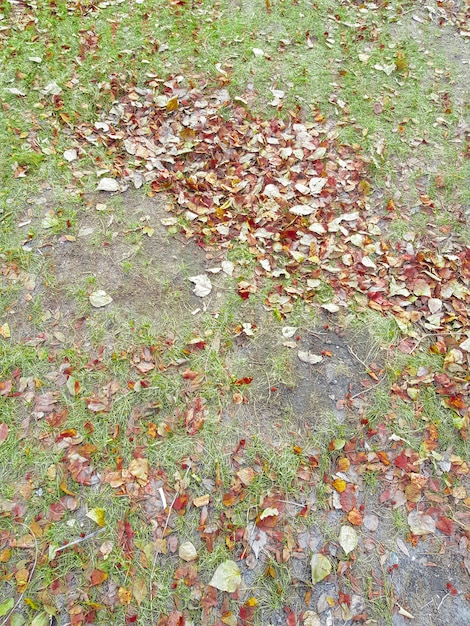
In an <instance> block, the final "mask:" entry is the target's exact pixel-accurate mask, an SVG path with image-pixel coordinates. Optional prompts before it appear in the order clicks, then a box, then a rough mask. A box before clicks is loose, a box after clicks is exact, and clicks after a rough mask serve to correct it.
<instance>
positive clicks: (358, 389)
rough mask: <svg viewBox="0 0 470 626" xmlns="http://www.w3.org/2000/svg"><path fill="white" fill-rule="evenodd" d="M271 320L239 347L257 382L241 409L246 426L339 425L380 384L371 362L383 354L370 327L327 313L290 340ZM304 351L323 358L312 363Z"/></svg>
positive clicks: (240, 419)
mask: <svg viewBox="0 0 470 626" xmlns="http://www.w3.org/2000/svg"><path fill="white" fill-rule="evenodd" d="M265 324H267V328H266V327H265V329H264V331H263V330H260V332H261V336H260V337H257V338H256V339H255V340H253V341H248V340H242V341H241V343H240V344H239V346H238V347H237V348H236V354H237V357H238V358H243V359H244V360H245V361H246V364H247V375H250V376H253V378H254V380H253V385H254V387H255V392H252V393H251V394H250V400H249V402H248V403H247V404H242V405H241V406H239V407H238V409H237V410H236V411H235V416H234V417H235V419H236V420H237V422H239V423H240V424H241V425H242V426H243V429H244V430H246V431H247V432H252V433H256V432H258V433H264V434H265V433H266V432H270V431H271V430H272V429H273V427H275V425H276V423H277V422H281V423H282V424H284V425H286V426H287V427H288V428H289V429H291V430H293V431H294V432H298V433H299V434H300V433H302V434H305V432H308V431H312V430H313V431H315V430H317V429H318V428H319V427H320V428H321V429H324V424H325V423H327V422H330V421H331V422H332V424H333V425H336V426H339V424H341V423H343V422H344V421H345V419H346V414H347V410H348V406H349V407H351V406H352V405H353V400H356V399H357V400H356V402H355V408H356V410H357V408H358V407H359V406H360V405H362V404H363V402H362V401H361V400H360V399H359V396H360V395H361V393H362V392H364V391H367V389H368V388H369V387H370V386H371V385H373V384H374V380H373V379H372V378H370V377H369V376H368V375H367V372H366V370H367V368H368V365H367V364H368V363H371V362H372V361H374V360H375V359H377V360H380V359H381V358H382V359H383V355H382V356H381V357H380V356H379V354H378V353H379V348H378V347H377V346H375V345H374V342H373V341H372V339H371V338H370V337H369V336H367V335H366V333H362V334H358V333H352V332H351V331H348V330H347V329H343V328H342V327H341V326H340V325H338V322H337V321H335V320H333V319H326V318H325V319H324V320H322V321H321V323H317V324H315V326H313V325H312V327H310V328H298V329H297V330H296V332H295V334H294V335H293V337H292V338H291V339H290V340H288V341H286V340H285V339H284V338H283V337H282V334H281V329H280V328H273V325H272V323H271V324H269V321H267V320H265ZM260 328H261V329H262V328H263V325H262V324H260ZM266 331H267V332H266ZM286 344H288V345H287V346H286ZM299 352H300V353H303V352H307V353H310V354H316V355H319V356H322V357H323V358H322V361H321V362H320V363H318V364H314V365H310V364H308V363H305V362H302V360H301V359H300V358H299ZM359 354H360V355H362V358H361V357H360V356H358V355H359ZM273 381H274V382H273Z"/></svg>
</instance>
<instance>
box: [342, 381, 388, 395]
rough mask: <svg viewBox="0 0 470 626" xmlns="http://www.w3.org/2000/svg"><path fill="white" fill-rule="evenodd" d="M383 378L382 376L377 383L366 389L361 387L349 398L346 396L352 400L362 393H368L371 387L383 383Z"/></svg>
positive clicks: (373, 387)
mask: <svg viewBox="0 0 470 626" xmlns="http://www.w3.org/2000/svg"><path fill="white" fill-rule="evenodd" d="M384 379H385V376H383V377H382V378H381V379H380V380H379V382H378V383H376V384H375V385H372V387H367V389H363V390H362V391H360V392H359V393H355V394H354V395H353V396H351V397H350V398H348V400H354V398H358V397H359V396H362V394H363V393H369V391H371V389H375V388H376V387H378V386H379V385H380V384H381V383H383V381H384Z"/></svg>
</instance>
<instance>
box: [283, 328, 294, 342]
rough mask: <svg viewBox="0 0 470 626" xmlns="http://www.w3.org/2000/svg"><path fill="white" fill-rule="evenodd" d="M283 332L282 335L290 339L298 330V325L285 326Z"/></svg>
mask: <svg viewBox="0 0 470 626" xmlns="http://www.w3.org/2000/svg"><path fill="white" fill-rule="evenodd" d="M281 332H282V336H283V337H284V339H290V338H291V337H293V336H294V335H295V333H296V332H297V327H296V326H283V327H282V330H281Z"/></svg>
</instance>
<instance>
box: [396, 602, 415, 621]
mask: <svg viewBox="0 0 470 626" xmlns="http://www.w3.org/2000/svg"><path fill="white" fill-rule="evenodd" d="M397 605H398V607H399V611H398V612H399V613H400V615H403V616H404V617H407V618H408V619H415V616H414V615H411V613H410V612H409V611H407V610H406V609H404V608H403V607H402V606H400V605H399V604H398V603H397Z"/></svg>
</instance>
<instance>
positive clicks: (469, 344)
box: [459, 337, 470, 352]
mask: <svg viewBox="0 0 470 626" xmlns="http://www.w3.org/2000/svg"><path fill="white" fill-rule="evenodd" d="M459 348H462V350H465V352H470V337H467V339H465V341H462V343H461V344H460V345H459Z"/></svg>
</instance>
